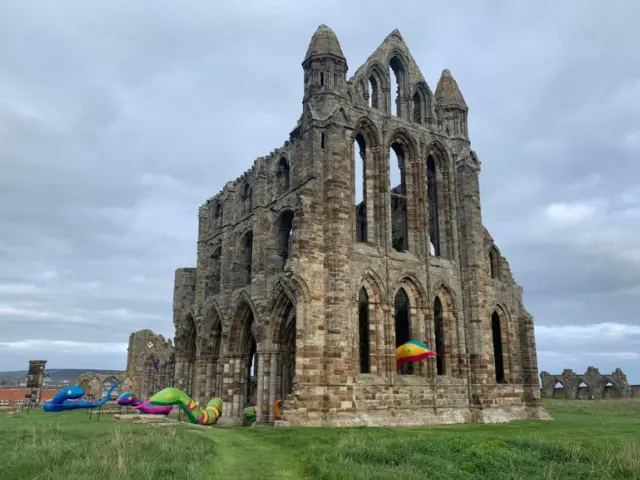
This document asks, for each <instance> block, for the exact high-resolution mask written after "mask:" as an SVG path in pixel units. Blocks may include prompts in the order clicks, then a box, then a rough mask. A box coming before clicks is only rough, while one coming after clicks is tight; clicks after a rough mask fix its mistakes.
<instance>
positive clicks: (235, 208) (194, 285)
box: [174, 25, 548, 425]
mask: <svg viewBox="0 0 640 480" xmlns="http://www.w3.org/2000/svg"><path fill="white" fill-rule="evenodd" d="M302 67H303V72H304V98H303V102H302V104H303V109H302V110H303V111H302V115H301V117H300V119H299V120H298V123H297V125H296V126H295V128H294V129H293V131H292V132H291V134H290V138H289V140H288V141H287V142H285V144H284V145H283V146H282V147H280V148H278V149H276V150H275V151H273V152H271V154H269V155H268V156H266V157H262V158H259V159H258V160H257V161H256V162H255V163H254V165H253V167H252V168H251V169H250V170H248V171H247V172H245V174H244V175H242V176H241V177H240V178H238V179H236V180H235V181H232V182H229V183H227V184H226V185H225V186H224V188H223V190H222V192H220V193H219V194H217V195H216V196H215V197H213V198H211V199H210V200H208V201H207V202H206V203H205V204H204V205H203V206H202V207H200V211H199V232H198V249H197V266H196V268H183V269H179V270H177V271H176V278H175V293H174V323H175V327H176V335H175V342H176V382H177V385H178V386H179V387H181V388H183V389H185V390H186V391H187V392H189V393H191V394H192V395H193V396H194V397H195V398H196V399H198V400H199V401H200V402H204V401H208V400H209V399H210V398H211V397H213V396H214V395H219V396H222V397H223V398H224V400H225V408H224V413H223V417H222V419H221V421H226V422H228V423H234V422H239V421H240V417H241V412H242V408H243V407H244V405H245V404H246V403H247V402H250V403H254V402H255V403H257V404H258V405H261V406H263V410H262V412H263V413H262V414H261V418H260V419H259V421H260V422H261V423H263V424H269V423H273V422H274V416H273V413H272V408H271V406H272V405H273V403H274V401H275V400H276V399H283V407H284V415H285V419H284V422H285V423H286V424H290V425H358V424H369V425H419V424H431V423H453V422H466V421H485V422H490V421H506V420H512V419H524V418H548V416H547V414H546V412H545V411H544V410H543V409H542V407H541V406H540V391H539V386H538V370H537V359H536V350H535V340H534V331H533V321H532V318H531V315H530V314H529V313H528V312H527V310H526V309H525V308H524V306H523V304H522V289H521V288H520V287H519V286H518V285H517V284H516V283H515V282H514V280H513V278H512V276H511V272H510V269H509V265H508V263H507V261H506V259H505V258H504V257H503V256H501V255H500V252H499V250H498V248H497V247H496V245H495V244H494V242H493V239H492V237H491V236H490V234H489V233H488V232H487V230H486V229H485V228H484V226H483V224H482V214H481V207H480V192H479V179H478V175H479V172H480V162H479V160H478V158H477V156H476V154H475V153H474V152H473V151H472V150H471V149H470V143H469V138H468V132H467V113H468V108H467V105H466V103H465V101H464V98H463V96H462V94H461V93H460V90H459V89H458V86H457V83H456V81H455V80H454V78H453V77H452V76H451V73H450V72H449V71H447V70H445V71H444V72H443V73H442V76H441V78H440V80H439V82H438V85H437V88H436V91H435V94H434V93H432V91H431V89H430V88H429V86H428V84H427V82H426V81H425V80H424V77H423V76H422V74H421V73H420V70H419V68H418V66H417V64H416V62H415V61H414V59H413V57H412V56H411V53H410V52H409V50H408V48H407V46H406V45H405V43H404V41H403V39H402V36H401V35H400V33H399V32H398V31H397V30H396V31H393V32H392V33H391V34H390V35H389V36H388V37H387V38H386V39H385V40H384V41H383V42H382V44H381V45H380V46H379V47H378V49H377V50H376V51H375V52H374V53H373V54H372V55H371V56H370V57H369V58H368V59H367V61H366V62H365V64H364V65H363V66H361V67H360V68H358V69H357V70H356V72H355V74H354V75H353V77H352V78H351V79H350V80H347V77H346V74H347V61H346V59H345V57H344V55H343V53H342V49H341V47H340V44H339V42H338V40H337V38H336V36H335V34H334V33H333V31H332V30H331V29H329V28H328V27H326V26H324V25H323V26H320V27H319V28H318V29H317V31H316V32H315V34H314V35H313V37H312V39H311V43H310V45H309V48H308V50H307V54H306V56H305V58H304V61H303V63H302ZM394 77H395V82H394ZM392 174H395V175H396V176H397V177H398V183H399V184H398V185H396V186H393V185H391V184H390V179H391V177H392ZM356 195H357V196H358V198H356ZM411 338H415V339H422V340H424V341H425V342H426V343H427V344H428V345H430V346H433V347H434V348H435V349H436V350H437V351H438V352H439V353H440V356H439V357H438V359H430V360H428V361H426V362H421V363H419V364H416V365H409V366H407V367H406V368H404V369H403V370H402V371H401V372H396V369H395V348H396V346H397V345H398V344H400V343H402V342H404V341H406V340H408V339H411Z"/></svg>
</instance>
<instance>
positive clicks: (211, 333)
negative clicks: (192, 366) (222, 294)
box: [195, 313, 222, 405]
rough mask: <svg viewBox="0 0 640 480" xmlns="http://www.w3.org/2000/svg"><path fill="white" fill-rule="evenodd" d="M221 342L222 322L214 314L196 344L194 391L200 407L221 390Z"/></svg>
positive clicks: (204, 326) (203, 328)
mask: <svg viewBox="0 0 640 480" xmlns="http://www.w3.org/2000/svg"><path fill="white" fill-rule="evenodd" d="M221 342H222V322H221V320H220V317H219V316H218V315H217V314H216V313H214V314H213V318H211V319H210V320H209V321H207V322H206V323H205V324H204V325H203V327H202V332H201V334H200V338H199V342H198V358H197V360H196V387H197V388H196V389H195V392H197V393H195V395H197V397H198V400H199V401H200V405H205V404H206V403H207V402H208V401H209V400H211V398H213V397H216V396H219V395H220V392H221V390H222V384H221V380H222V379H221V373H222V368H221V367H222V365H221V362H220V345H221Z"/></svg>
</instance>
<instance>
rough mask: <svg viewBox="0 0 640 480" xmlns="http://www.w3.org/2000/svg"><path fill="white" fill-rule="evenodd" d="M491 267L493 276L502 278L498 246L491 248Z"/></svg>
mask: <svg viewBox="0 0 640 480" xmlns="http://www.w3.org/2000/svg"><path fill="white" fill-rule="evenodd" d="M489 268H490V270H491V278H495V279H496V280H498V279H500V265H499V263H498V250H497V249H496V247H491V248H490V249H489Z"/></svg>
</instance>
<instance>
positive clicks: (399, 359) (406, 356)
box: [396, 340, 436, 370]
mask: <svg viewBox="0 0 640 480" xmlns="http://www.w3.org/2000/svg"><path fill="white" fill-rule="evenodd" d="M434 355H436V352H434V351H433V350H431V349H430V348H429V347H427V346H426V345H425V344H424V343H422V342H421V341H419V340H409V341H408V342H407V343H403V344H402V345H400V346H399V347H398V348H396V368H397V369H398V370H399V369H400V367H401V366H402V365H403V364H404V363H406V362H419V361H420V360H424V359H425V358H429V357H432V356H434Z"/></svg>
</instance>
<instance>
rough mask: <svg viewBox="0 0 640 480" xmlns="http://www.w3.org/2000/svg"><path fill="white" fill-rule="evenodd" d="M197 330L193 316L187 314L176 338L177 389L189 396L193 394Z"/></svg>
mask: <svg viewBox="0 0 640 480" xmlns="http://www.w3.org/2000/svg"><path fill="white" fill-rule="evenodd" d="M196 338H197V330H196V322H195V320H194V319H193V315H191V314H190V313H189V314H187V316H186V317H185V320H184V322H183V325H182V328H181V329H180V334H179V335H178V336H177V338H176V379H177V387H178V388H180V389H181V390H184V391H185V392H186V393H187V394H188V395H192V394H193V387H194V377H195V373H196V372H195V364H196V350H197V342H196Z"/></svg>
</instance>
